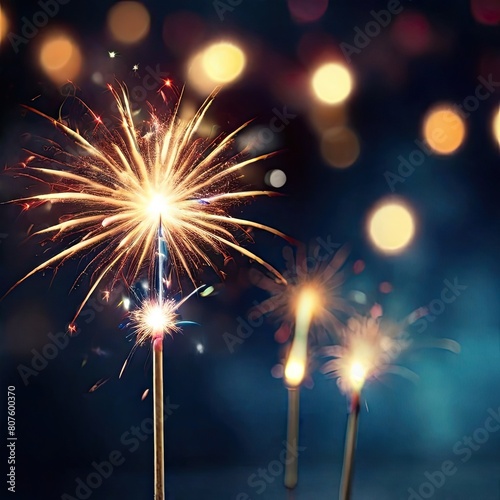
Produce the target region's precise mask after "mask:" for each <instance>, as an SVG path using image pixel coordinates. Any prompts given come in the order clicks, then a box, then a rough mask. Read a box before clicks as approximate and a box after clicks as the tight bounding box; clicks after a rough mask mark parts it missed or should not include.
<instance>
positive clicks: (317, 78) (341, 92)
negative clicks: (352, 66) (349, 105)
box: [311, 63, 353, 104]
mask: <svg viewBox="0 0 500 500" xmlns="http://www.w3.org/2000/svg"><path fill="white" fill-rule="evenodd" d="M311 83H312V89H313V91H314V94H315V96H316V97H317V98H318V99H319V100H320V101H321V102H324V103H326V104H338V103H341V102H343V101H345V100H346V99H347V98H348V97H349V95H350V94H351V91H352V87H353V80H352V76H351V73H350V72H349V70H348V69H347V68H346V67H345V66H344V65H343V64H339V63H326V64H323V65H322V66H320V67H319V68H318V69H317V70H316V71H315V72H314V74H313V76H312V81H311Z"/></svg>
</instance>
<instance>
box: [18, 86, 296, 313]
mask: <svg viewBox="0 0 500 500" xmlns="http://www.w3.org/2000/svg"><path fill="white" fill-rule="evenodd" d="M109 90H110V92H111V93H112V95H113V97H114V98H115V100H116V104H117V106H118V111H119V123H118V125H119V126H118V127H117V129H116V130H112V131H110V130H108V129H107V128H106V127H104V125H102V121H101V120H97V116H96V115H94V114H93V113H92V112H91V111H90V112H91V113H92V116H94V118H95V119H96V122H97V123H98V125H97V126H98V127H100V128H99V130H100V131H101V132H102V134H103V139H102V140H99V141H98V140H95V141H93V140H87V139H86V138H85V137H83V135H81V134H80V132H79V131H78V130H76V129H72V128H70V127H68V126H67V125H65V124H64V123H62V122H61V121H58V120H55V119H52V118H50V117H48V116H46V115H44V114H43V113H41V112H39V111H36V110H32V111H34V112H35V113H37V114H39V115H41V116H43V117H44V118H46V119H48V120H50V121H51V122H52V124H53V125H54V126H56V127H57V128H58V129H59V130H60V131H62V132H63V133H64V134H65V135H66V136H67V137H68V138H69V139H71V140H72V141H73V142H74V144H75V145H76V146H78V147H79V148H80V149H81V154H78V155H72V154H69V153H66V152H64V151H62V150H61V151H59V154H58V156H57V158H47V157H45V156H43V155H41V154H36V153H31V156H30V157H29V158H28V160H27V161H26V162H25V164H24V165H23V167H24V168H23V169H22V170H21V175H25V176H27V177H29V178H31V179H35V180H37V181H40V182H43V183H46V184H47V185H48V186H49V187H50V192H47V193H46V194H38V195H35V196H30V197H28V198H24V199H22V200H16V201H17V202H20V203H22V204H23V205H24V206H25V207H30V208H31V207H34V206H37V205H41V204H44V203H62V204H64V206H65V207H68V212H67V214H66V215H65V216H64V217H62V218H61V219H60V221H59V222H58V223H57V224H54V225H51V226H50V227H47V228H45V229H42V230H40V231H38V233H36V234H50V235H52V238H51V239H52V240H57V239H61V238H65V237H69V236H71V239H70V240H69V244H68V245H67V246H66V248H65V249H64V250H62V251H59V252H58V253H56V254H55V255H54V256H52V257H50V258H49V259H47V260H46V261H45V262H43V263H41V264H40V265H38V266H37V267H36V268H35V269H33V270H32V271H31V272H29V273H28V274H27V275H26V276H25V277H24V278H23V279H21V280H20V281H19V282H18V283H17V284H19V283H21V282H22V281H24V280H25V279H26V278H28V277H30V276H32V275H33V274H35V273H36V272H38V271H42V270H44V269H47V268H49V267H52V266H59V265H60V264H62V263H63V262H64V261H66V260H67V259H69V258H71V257H74V256H76V255H80V256H86V255H89V256H91V259H90V260H89V262H88V264H87V267H86V268H85V270H84V271H83V272H82V274H86V273H87V270H88V269H91V270H92V279H91V286H90V290H89V292H88V294H87V296H86V297H85V299H84V300H83V302H82V304H81V306H80V308H79V310H78V311H77V314H76V316H77V315H78V313H79V312H80V311H81V309H82V307H83V305H84V304H85V302H86V301H87V300H88V299H89V297H90V296H91V294H92V293H93V292H94V290H95V289H96V288H97V287H98V285H99V284H100V283H101V282H102V281H103V279H104V278H107V277H109V276H111V278H110V279H111V281H112V283H111V287H112V286H113V285H114V283H115V282H116V280H117V279H118V278H117V277H118V276H124V277H125V278H126V280H127V281H128V282H129V283H133V282H134V281H136V279H137V278H138V275H139V273H140V271H141V269H142V268H143V267H144V265H149V266H150V271H151V272H152V270H153V266H154V261H155V258H154V257H155V252H156V251H157V250H156V247H155V242H156V240H157V234H158V229H159V227H160V226H161V233H162V234H163V235H164V239H165V243H166V246H167V248H168V252H169V258H170V265H171V266H172V269H173V270H174V271H175V272H176V273H177V274H178V273H180V272H182V271H183V272H185V273H187V275H188V276H189V278H190V279H191V281H192V282H193V283H195V274H194V271H196V270H197V269H198V268H199V267H201V266H202V265H209V266H211V267H212V268H213V269H215V270H216V272H217V271H218V270H217V267H216V265H215V263H214V262H213V261H212V259H211V257H210V254H211V253H216V254H223V256H224V257H226V256H227V254H226V252H227V249H229V250H231V249H232V250H237V251H239V252H240V253H241V254H243V255H245V256H247V257H249V258H250V259H253V260H255V261H257V262H259V263H260V264H261V265H263V266H264V267H265V268H267V269H268V270H269V271H270V272H272V273H273V274H274V275H275V276H276V277H277V278H278V279H279V280H280V281H282V282H283V283H284V282H285V280H284V278H283V277H282V276H281V275H280V274H279V273H278V272H277V271H276V270H275V269H274V268H273V267H272V266H271V265H269V264H267V263H266V262H265V261H264V260H263V259H261V258H260V257H258V256H257V255H255V254H254V253H252V252H250V251H249V250H247V249H245V248H244V247H242V246H241V245H240V242H239V240H238V239H237V237H236V236H235V235H234V234H233V233H234V231H237V232H239V233H240V234H241V233H243V234H246V229H247V228H259V229H262V230H265V231H268V232H270V233H272V234H274V235H277V236H280V237H283V238H286V239H288V240H289V238H287V237H286V236H285V235H284V234H283V233H281V232H280V231H278V230H276V229H273V228H271V227H268V226H265V225H263V224H259V223H257V222H252V221H249V220H245V219H239V218H235V217H230V216H229V215H228V213H227V209H228V208H229V207H230V206H231V205H234V204H235V203H238V202H241V201H242V200H245V199H248V198H251V197H254V196H262V195H266V196H272V195H276V194H277V193H275V192H270V191H251V190H247V191H238V190H237V185H238V182H237V181H238V179H239V178H240V177H241V176H242V173H241V171H242V169H243V168H244V167H246V166H248V165H251V164H253V163H255V162H257V161H259V160H263V159H265V158H267V157H269V156H270V155H263V156H259V157H249V155H248V153H249V150H247V149H245V150H243V151H241V152H234V150H233V147H234V139H235V136H236V134H237V133H238V132H240V131H241V130H242V129H243V128H244V127H245V125H246V124H245V125H243V126H241V127H239V128H238V129H237V130H235V131H233V132H232V133H230V134H229V135H226V136H222V135H220V136H218V137H216V138H211V139H210V138H208V139H205V138H199V137H197V135H196V132H197V129H198V128H199V126H200V124H201V122H202V120H203V118H204V116H205V114H206V112H207V110H208V108H209V106H210V105H211V103H212V102H213V100H214V98H215V95H216V92H213V93H212V94H211V95H210V96H209V97H208V98H207V100H206V101H205V103H204V104H203V105H202V106H201V108H200V109H199V110H198V111H197V112H196V113H195V115H194V116H193V117H192V118H191V119H190V120H189V121H187V122H182V121H181V120H180V119H179V118H178V116H177V111H178V108H179V103H177V105H176V106H175V108H174V109H173V112H172V113H171V115H170V116H169V117H168V118H166V119H165V120H162V119H160V118H159V117H157V116H156V115H154V114H151V116H150V119H149V121H148V122H146V123H143V124H142V125H141V127H140V128H138V127H136V125H135V124H134V121H133V114H132V109H131V106H130V102H129V100H128V97H127V93H126V89H124V88H121V91H120V92H117V91H115V90H114V89H113V88H112V87H111V86H109ZM35 163H36V165H35ZM150 275H152V274H150ZM17 284H16V285H17ZM16 285H15V286H16ZM76 316H75V317H76Z"/></svg>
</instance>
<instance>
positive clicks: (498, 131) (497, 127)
mask: <svg viewBox="0 0 500 500" xmlns="http://www.w3.org/2000/svg"><path fill="white" fill-rule="evenodd" d="M493 135H494V136H495V139H496V141H497V142H498V145H499V146H500V107H499V108H498V109H497V111H496V113H495V114H494V116H493Z"/></svg>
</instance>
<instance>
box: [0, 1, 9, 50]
mask: <svg viewBox="0 0 500 500" xmlns="http://www.w3.org/2000/svg"><path fill="white" fill-rule="evenodd" d="M8 30H9V22H8V20H7V16H6V14H5V10H4V9H3V7H2V6H1V5H0V43H1V42H2V40H3V39H4V38H5V36H6V35H7V31H8Z"/></svg>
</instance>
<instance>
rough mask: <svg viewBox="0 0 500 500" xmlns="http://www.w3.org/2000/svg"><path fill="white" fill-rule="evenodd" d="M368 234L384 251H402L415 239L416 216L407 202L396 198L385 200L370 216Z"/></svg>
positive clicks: (392, 252) (394, 252)
mask: <svg viewBox="0 0 500 500" xmlns="http://www.w3.org/2000/svg"><path fill="white" fill-rule="evenodd" d="M368 234H369V236H370V239H371V240H372V242H373V244H374V245H375V247H376V248H378V249H379V250H381V251H382V252H383V253H386V254H397V253H400V252H402V251H403V250H404V249H405V248H406V247H407V246H408V245H409V244H410V242H411V241H412V240H413V237H414V235H415V218H414V216H413V214H412V211H411V210H410V209H409V208H408V206H407V205H406V204H405V203H403V202H401V201H397V200H394V199H392V200H388V201H383V202H382V203H379V204H378V205H377V206H376V207H375V208H374V209H373V211H372V212H371V214H370V215H369V217H368Z"/></svg>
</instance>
